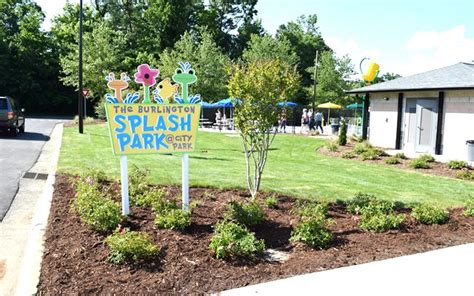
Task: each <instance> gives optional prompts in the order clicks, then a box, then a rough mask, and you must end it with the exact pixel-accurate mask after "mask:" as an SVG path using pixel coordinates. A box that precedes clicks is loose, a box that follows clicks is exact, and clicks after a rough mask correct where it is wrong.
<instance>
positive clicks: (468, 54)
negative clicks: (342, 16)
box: [325, 25, 474, 76]
mask: <svg viewBox="0 0 474 296" xmlns="http://www.w3.org/2000/svg"><path fill="white" fill-rule="evenodd" d="M325 41H326V43H327V44H328V45H329V46H330V47H331V48H332V49H333V50H334V51H335V52H336V55H337V56H342V55H345V54H348V55H349V57H350V58H351V60H352V62H353V63H354V64H355V66H356V70H357V71H358V70H359V69H358V68H359V61H360V60H361V59H362V58H364V57H369V58H371V59H372V60H374V61H376V62H377V63H378V64H380V68H381V71H382V73H385V72H394V73H398V74H400V75H402V76H407V75H412V74H416V73H421V72H424V71H429V70H433V69H437V68H441V67H445V66H449V65H453V64H456V63H459V62H471V61H473V60H474V39H472V38H468V37H467V36H466V28H465V26H464V25H459V26H456V27H454V28H452V29H448V30H444V31H418V32H415V33H414V34H413V35H412V36H411V37H409V38H407V39H406V42H405V45H404V46H402V47H401V48H383V46H384V45H383V44H376V43H374V46H380V47H382V48H376V47H367V46H366V45H365V44H364V46H361V43H359V42H358V41H357V40H355V39H342V38H338V37H328V38H325ZM402 42H403V41H402Z"/></svg>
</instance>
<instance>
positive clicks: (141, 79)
mask: <svg viewBox="0 0 474 296" xmlns="http://www.w3.org/2000/svg"><path fill="white" fill-rule="evenodd" d="M137 70H138V72H137V73H135V82H136V83H141V84H143V86H146V87H150V86H153V85H155V84H156V77H157V76H158V74H159V73H160V70H158V69H152V68H150V66H148V64H141V65H140V66H138V68H137Z"/></svg>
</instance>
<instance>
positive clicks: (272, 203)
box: [265, 195, 278, 208]
mask: <svg viewBox="0 0 474 296" xmlns="http://www.w3.org/2000/svg"><path fill="white" fill-rule="evenodd" d="M277 204H278V198H276V197H275V196H273V195H272V196H269V197H267V198H266V199H265V205H266V206H267V207H268V208H276V206H277Z"/></svg>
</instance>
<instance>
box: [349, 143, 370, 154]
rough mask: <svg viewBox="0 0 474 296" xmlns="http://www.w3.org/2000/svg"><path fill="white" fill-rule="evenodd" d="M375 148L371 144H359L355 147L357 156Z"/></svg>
mask: <svg viewBox="0 0 474 296" xmlns="http://www.w3.org/2000/svg"><path fill="white" fill-rule="evenodd" d="M372 148H374V146H372V145H371V144H370V143H369V142H362V143H358V144H356V145H355V146H354V150H353V151H354V152H355V153H357V154H362V153H364V152H367V151H369V150H371V149H372Z"/></svg>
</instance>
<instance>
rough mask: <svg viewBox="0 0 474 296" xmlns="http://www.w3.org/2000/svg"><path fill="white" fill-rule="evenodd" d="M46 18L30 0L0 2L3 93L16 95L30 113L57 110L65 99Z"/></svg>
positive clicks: (0, 66)
mask: <svg viewBox="0 0 474 296" xmlns="http://www.w3.org/2000/svg"><path fill="white" fill-rule="evenodd" d="M43 20H44V13H43V12H42V11H41V8H40V7H39V6H38V5H37V4H36V3H35V2H33V1H31V0H4V1H0V36H1V37H2V38H1V41H0V48H1V49H2V51H1V53H0V55H1V62H0V75H1V77H0V93H2V94H5V95H11V96H13V97H15V98H17V99H18V100H19V101H20V104H21V105H22V106H24V107H26V108H27V111H28V112H29V113H30V114H31V113H38V112H53V111H57V110H56V109H57V107H58V104H61V103H64V102H65V100H66V98H65V95H64V93H63V91H64V88H62V87H61V85H60V84H59V83H58V80H57V74H58V65H57V63H56V59H55V53H54V52H53V51H52V50H51V48H52V45H51V42H50V39H49V38H48V35H47V34H46V33H45V32H43V31H42V30H41V23H42V22H43ZM59 111H64V110H59Z"/></svg>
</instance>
